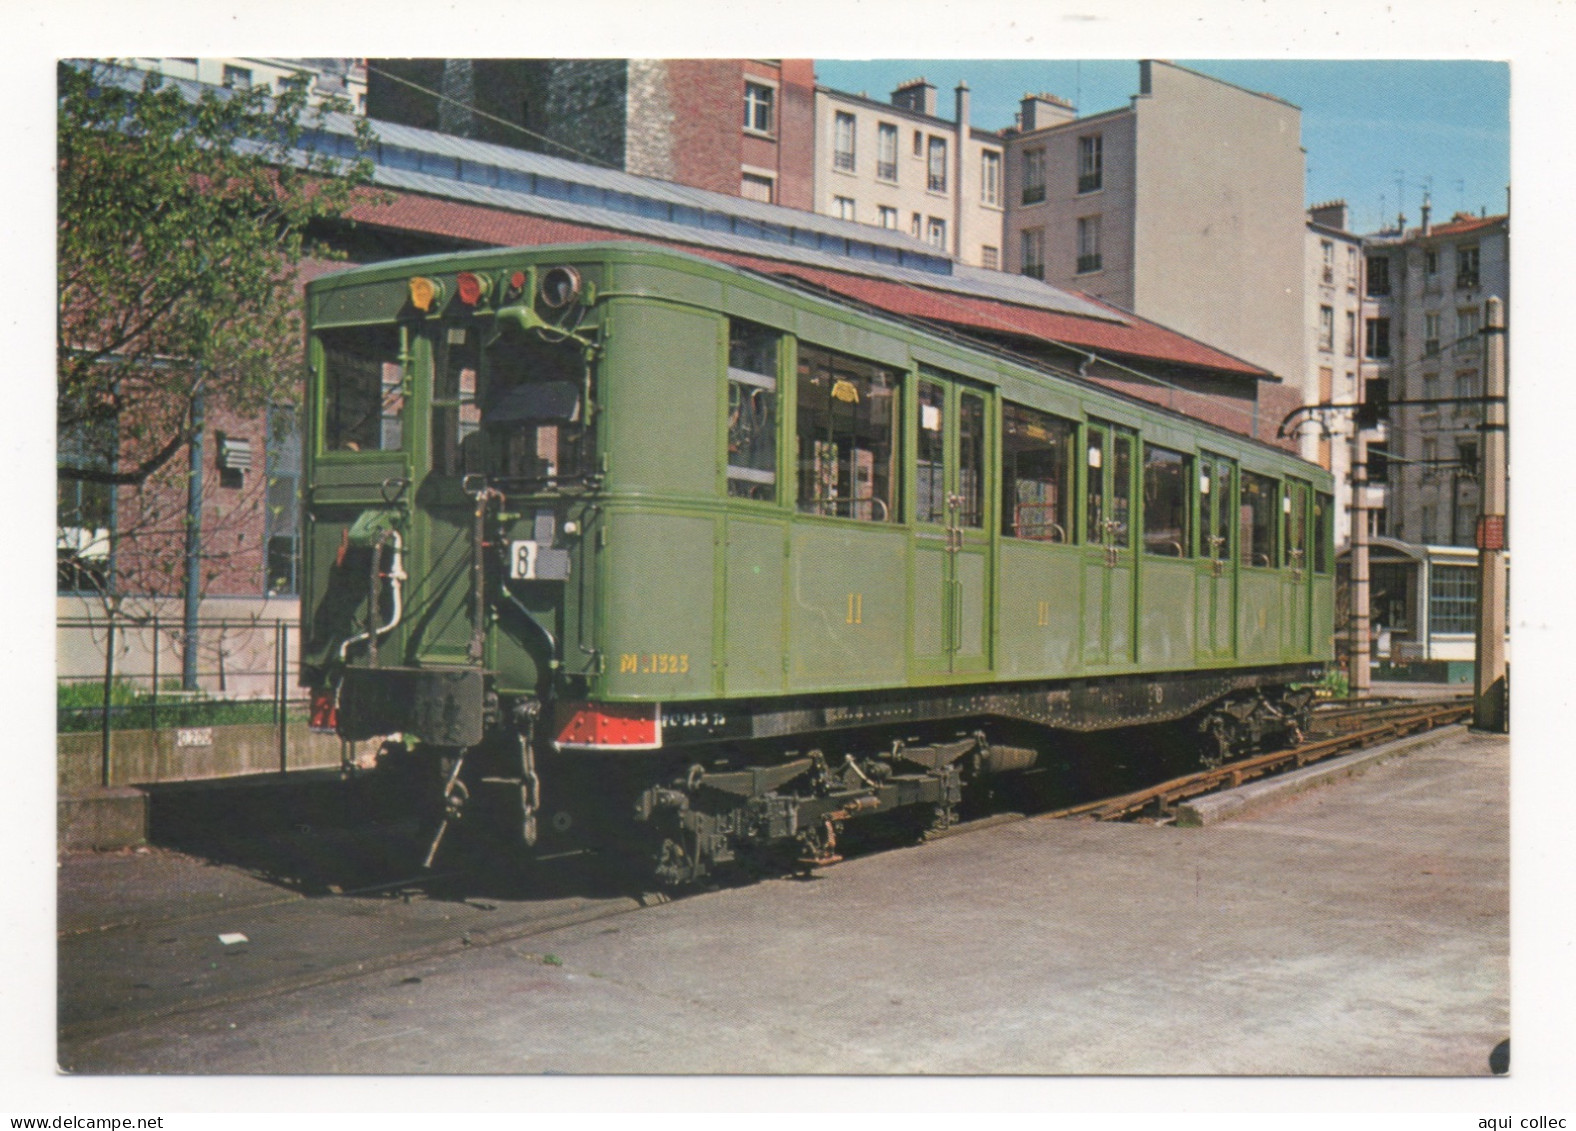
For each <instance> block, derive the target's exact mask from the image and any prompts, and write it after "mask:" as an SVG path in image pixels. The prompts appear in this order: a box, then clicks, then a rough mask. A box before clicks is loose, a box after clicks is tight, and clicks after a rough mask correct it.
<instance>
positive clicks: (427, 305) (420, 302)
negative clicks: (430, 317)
mask: <svg viewBox="0 0 1576 1131" xmlns="http://www.w3.org/2000/svg"><path fill="white" fill-rule="evenodd" d="M442 297H443V287H442V285H441V284H439V283H437V282H435V281H434V280H432V279H428V278H426V277H425V276H423V275H417V276H415V277H414V278H412V279H411V281H410V304H411V305H412V306H414V307H415V308H416V309H417V310H421V311H427V310H431V309H432V307H433V304H434V303H436V302H437V301H438V300H439V299H441V298H442Z"/></svg>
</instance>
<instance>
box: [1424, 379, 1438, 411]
mask: <svg viewBox="0 0 1576 1131" xmlns="http://www.w3.org/2000/svg"><path fill="white" fill-rule="evenodd" d="M1423 399H1424V400H1425V401H1437V400H1438V399H1439V374H1437V373H1425V374H1423ZM1438 408H1439V406H1438V405H1424V406H1423V411H1424V412H1434V411H1435V410H1437V409H1438Z"/></svg>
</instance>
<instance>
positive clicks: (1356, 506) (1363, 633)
mask: <svg viewBox="0 0 1576 1131" xmlns="http://www.w3.org/2000/svg"><path fill="white" fill-rule="evenodd" d="M1351 561H1352V576H1351V595H1352V599H1351V610H1350V613H1349V619H1348V628H1349V630H1350V634H1351V647H1350V649H1349V654H1350V656H1351V663H1350V670H1349V671H1348V672H1347V673H1346V674H1347V677H1348V680H1347V682H1348V685H1349V686H1348V691H1349V692H1350V693H1351V694H1352V695H1366V694H1368V690H1369V688H1370V687H1371V686H1372V683H1373V675H1372V670H1371V668H1370V666H1369V643H1368V625H1369V600H1370V596H1369V588H1368V439H1367V437H1366V436H1365V435H1364V434H1363V429H1362V426H1361V425H1354V426H1353V427H1352V557H1351Z"/></svg>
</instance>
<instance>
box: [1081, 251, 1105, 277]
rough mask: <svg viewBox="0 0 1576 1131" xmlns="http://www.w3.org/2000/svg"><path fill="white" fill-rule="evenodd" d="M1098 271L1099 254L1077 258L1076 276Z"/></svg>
mask: <svg viewBox="0 0 1576 1131" xmlns="http://www.w3.org/2000/svg"><path fill="white" fill-rule="evenodd" d="M1098 270H1100V253H1099V252H1098V251H1097V252H1095V253H1094V254H1093V255H1080V256H1079V257H1078V274H1080V275H1087V274H1088V273H1089V272H1090V271H1098Z"/></svg>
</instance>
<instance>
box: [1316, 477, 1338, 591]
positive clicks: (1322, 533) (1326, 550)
mask: <svg viewBox="0 0 1576 1131" xmlns="http://www.w3.org/2000/svg"><path fill="white" fill-rule="evenodd" d="M1334 526H1335V497H1334V496H1333V495H1327V494H1325V493H1324V492H1323V491H1315V492H1314V493H1313V569H1314V572H1315V573H1329V572H1331V571H1332V570H1333V569H1334V568H1335V558H1334V555H1333V554H1332V553H1331V550H1332V549H1333V548H1334V545H1335V539H1334V538H1333V537H1332V536H1333V535H1334V533H1335V529H1334Z"/></svg>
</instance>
